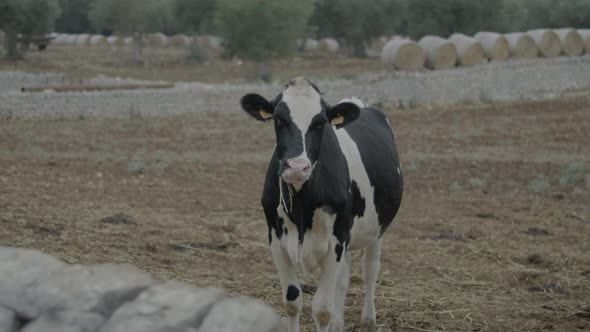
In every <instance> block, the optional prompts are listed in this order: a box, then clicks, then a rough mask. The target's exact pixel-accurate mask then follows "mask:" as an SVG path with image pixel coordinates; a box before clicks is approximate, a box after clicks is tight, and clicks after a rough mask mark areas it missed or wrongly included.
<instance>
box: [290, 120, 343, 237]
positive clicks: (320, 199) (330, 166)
mask: <svg viewBox="0 0 590 332" xmlns="http://www.w3.org/2000/svg"><path fill="white" fill-rule="evenodd" d="M314 166H315V167H314V169H313V173H312V176H311V178H310V179H309V180H308V181H307V182H305V183H303V184H302V185H301V186H298V187H295V186H294V185H292V184H288V183H286V182H284V181H283V180H282V179H280V178H279V182H280V183H279V188H280V195H281V198H280V204H281V207H282V209H283V210H284V211H285V213H286V214H287V215H288V216H289V219H290V220H291V222H293V223H294V224H295V225H296V226H297V230H298V233H299V241H300V242H302V241H303V236H304V234H305V231H306V230H307V229H310V228H311V227H312V221H313V215H314V211H315V210H316V209H318V208H324V209H326V210H327V211H330V212H331V213H335V212H337V211H341V210H343V209H345V205H346V202H347V194H348V187H349V185H350V181H349V174H348V164H347V162H346V159H345V157H344V154H343V153H342V150H341V149H340V145H339V144H338V140H337V138H336V134H335V133H334V130H333V129H332V128H331V127H330V128H326V130H324V135H323V136H322V145H321V147H320V155H319V159H318V161H317V163H316V164H315V165H314Z"/></svg>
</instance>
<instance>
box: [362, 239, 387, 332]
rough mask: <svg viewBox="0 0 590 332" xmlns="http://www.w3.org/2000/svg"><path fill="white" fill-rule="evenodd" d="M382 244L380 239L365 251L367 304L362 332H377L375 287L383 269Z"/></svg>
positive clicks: (364, 280)
mask: <svg viewBox="0 0 590 332" xmlns="http://www.w3.org/2000/svg"><path fill="white" fill-rule="evenodd" d="M381 242H382V239H381V238H379V239H378V240H377V241H376V242H375V243H373V244H372V245H370V246H368V247H367V248H366V249H365V254H364V256H363V282H364V285H365V304H364V306H363V313H362V316H361V331H362V332H370V331H375V320H376V317H377V316H376V314H375V287H376V285H377V278H378V277H379V270H380V269H381V261H380V260H381Z"/></svg>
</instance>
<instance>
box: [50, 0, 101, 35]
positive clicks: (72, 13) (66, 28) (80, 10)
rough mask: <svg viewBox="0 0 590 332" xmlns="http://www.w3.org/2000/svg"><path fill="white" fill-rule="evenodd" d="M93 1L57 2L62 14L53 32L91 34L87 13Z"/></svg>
mask: <svg viewBox="0 0 590 332" xmlns="http://www.w3.org/2000/svg"><path fill="white" fill-rule="evenodd" d="M94 1H95V0H59V5H60V7H61V10H62V14H61V16H60V17H59V18H58V19H57V21H56V22H55V30H56V31H58V32H63V33H88V32H93V30H94V29H93V28H92V26H91V25H90V20H89V19H88V13H89V12H90V7H91V6H92V4H93V2H94Z"/></svg>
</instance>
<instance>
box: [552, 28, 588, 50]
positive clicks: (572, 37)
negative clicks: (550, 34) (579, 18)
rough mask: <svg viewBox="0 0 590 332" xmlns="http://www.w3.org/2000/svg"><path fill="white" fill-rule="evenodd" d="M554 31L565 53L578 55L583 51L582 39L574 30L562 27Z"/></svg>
mask: <svg viewBox="0 0 590 332" xmlns="http://www.w3.org/2000/svg"><path fill="white" fill-rule="evenodd" d="M555 33H556V34H557V36H559V40H560V41H561V46H562V48H563V53H564V54H565V55H569V56H580V55H582V53H584V41H583V40H582V37H581V36H580V34H579V33H578V32H577V31H576V30H574V29H570V28H564V29H557V30H555Z"/></svg>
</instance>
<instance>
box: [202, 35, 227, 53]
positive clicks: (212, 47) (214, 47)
mask: <svg viewBox="0 0 590 332" xmlns="http://www.w3.org/2000/svg"><path fill="white" fill-rule="evenodd" d="M196 38H197V45H198V46H199V48H200V49H201V50H203V51H204V52H205V53H207V54H208V55H212V56H219V55H221V54H222V53H223V46H222V41H221V38H220V37H217V36H212V35H203V36H198V37H196Z"/></svg>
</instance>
